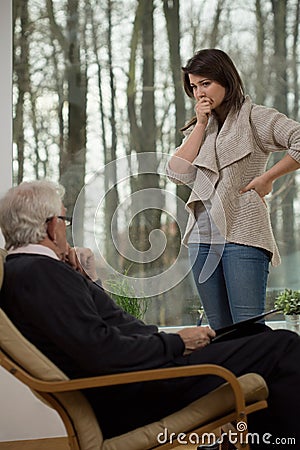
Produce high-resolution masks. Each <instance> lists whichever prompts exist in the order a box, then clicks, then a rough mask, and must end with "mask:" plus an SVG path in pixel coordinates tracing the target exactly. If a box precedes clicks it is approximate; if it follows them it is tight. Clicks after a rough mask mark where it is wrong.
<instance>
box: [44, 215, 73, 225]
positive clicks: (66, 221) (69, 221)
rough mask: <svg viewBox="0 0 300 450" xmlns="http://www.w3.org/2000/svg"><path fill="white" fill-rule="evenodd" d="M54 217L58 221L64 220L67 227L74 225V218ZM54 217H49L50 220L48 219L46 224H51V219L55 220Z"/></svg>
mask: <svg viewBox="0 0 300 450" xmlns="http://www.w3.org/2000/svg"><path fill="white" fill-rule="evenodd" d="M53 217H57V218H58V219H61V220H64V222H65V224H66V227H70V226H71V225H72V217H67V216H53ZM53 217H48V219H46V222H49V221H50V220H51V219H53Z"/></svg>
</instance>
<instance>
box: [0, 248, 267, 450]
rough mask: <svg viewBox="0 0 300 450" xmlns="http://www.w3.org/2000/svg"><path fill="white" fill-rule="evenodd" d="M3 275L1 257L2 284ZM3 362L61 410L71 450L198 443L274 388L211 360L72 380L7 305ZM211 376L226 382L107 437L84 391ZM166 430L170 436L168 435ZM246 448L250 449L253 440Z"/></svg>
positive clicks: (1, 336)
mask: <svg viewBox="0 0 300 450" xmlns="http://www.w3.org/2000/svg"><path fill="white" fill-rule="evenodd" d="M0 256H1V255H0ZM2 277H3V261H1V258H0V287H1V284H2ZM0 364H1V366H3V367H4V368H5V369H6V370H7V371H8V372H10V373H11V374H12V376H14V377H16V378H18V379H19V380H20V381H21V382H23V383H24V384H25V385H26V386H28V387H29V388H30V389H31V390H32V391H33V393H35V394H36V395H37V396H38V397H39V398H40V399H41V400H42V401H45V402H46V403H47V404H48V405H50V406H51V407H53V408H54V409H55V410H56V411H57V412H58V414H59V415H60V417H61V419H62V421H63V423H64V425H65V428H66V432H67V435H68V440H69V446H70V449H71V450H124V449H130V450H148V449H156V448H157V449H164V450H167V449H171V448H174V447H176V446H178V445H179V442H178V441H177V437H178V436H179V439H181V440H182V439H183V435H182V433H185V435H186V436H185V437H184V439H185V441H186V442H191V443H195V437H196V436H199V438H200V436H201V435H202V434H203V433H212V432H214V431H215V430H217V429H220V427H223V426H225V425H227V424H232V423H235V422H239V421H243V422H245V423H247V415H248V414H250V413H252V412H254V411H258V410H260V409H262V408H266V407H267V402H266V398H267V395H268V389H267V386H266V383H265V381H264V380H263V378H262V377H261V376H259V375H257V374H246V375H243V376H241V377H239V378H236V377H235V376H234V374H233V373H231V372H230V371H229V370H227V369H224V368H222V367H220V366H216V365H211V364H203V365H195V366H188V367H176V368H168V369H155V370H146V371H138V372H129V373H124V374H117V375H105V376H99V377H91V378H84V379H74V380H70V379H68V378H67V377H66V375H65V374H64V373H63V372H61V370H60V369H58V368H57V367H56V366H55V365H54V364H53V363H52V362H51V361H50V360H49V359H48V358H46V357H45V356H44V355H43V354H42V353H41V352H40V351H39V350H38V349H37V348H36V347H35V346H33V345H32V344H31V343H30V342H28V341H27V340H26V339H25V338H24V336H22V335H21V333H20V332H19V331H18V330H17V329H16V327H15V326H14V325H13V324H12V322H11V321H10V320H9V318H8V317H7V316H6V314H5V313H4V312H3V311H2V310H1V309H0ZM207 374H213V375H217V376H219V377H221V378H223V379H224V381H225V383H224V384H223V385H221V386H220V387H218V388H217V389H215V390H214V391H212V392H210V393H209V394H207V395H205V396H203V397H201V398H199V399H198V400H196V401H194V402H193V403H191V404H190V405H188V406H187V407H185V408H183V409H181V410H180V411H177V412H175V413H173V414H171V415H169V416H167V417H164V418H162V419H161V420H159V421H157V422H155V423H151V424H148V425H146V426H144V427H140V428H138V429H136V430H133V431H131V432H128V433H126V434H122V435H119V436H117V437H114V438H111V439H103V436H102V433H101V428H100V425H99V424H98V422H97V420H96V417H95V415H94V413H93V410H92V408H91V406H90V404H89V403H88V401H87V400H86V398H85V397H84V395H83V394H82V393H81V392H80V391H81V389H86V388H91V387H96V386H109V385H110V386H111V385H118V384H124V383H133V382H136V381H146V380H158V379H168V378H177V377H183V376H200V375H207ZM145 407H146V405H145ZM157 408H158V410H159V405H157ZM165 430H167V431H168V436H167V438H166V439H165V438H162V436H164V433H165ZM116 431H117V430H116ZM160 433H162V434H160ZM180 433H181V434H180ZM191 434H192V436H191V441H190V440H189V439H190V438H189V436H190V435H191ZM158 436H161V439H158ZM192 437H193V439H192ZM200 443H202V442H200ZM195 448H197V445H196V443H195ZM243 448H245V449H249V446H248V444H245V445H243Z"/></svg>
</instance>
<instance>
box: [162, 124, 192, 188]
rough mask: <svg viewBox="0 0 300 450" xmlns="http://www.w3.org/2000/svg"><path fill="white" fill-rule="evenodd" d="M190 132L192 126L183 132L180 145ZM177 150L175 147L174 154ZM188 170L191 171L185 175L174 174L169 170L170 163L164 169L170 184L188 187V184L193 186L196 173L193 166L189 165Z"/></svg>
mask: <svg viewBox="0 0 300 450" xmlns="http://www.w3.org/2000/svg"><path fill="white" fill-rule="evenodd" d="M192 130H193V126H192V127H190V128H188V129H187V130H185V131H184V132H183V134H184V138H183V140H182V144H184V142H185V141H186V140H187V138H188V137H189V135H190V134H191V132H192ZM182 144H181V145H182ZM178 148H179V147H177V148H176V149H175V152H176V150H177V149H178ZM173 157H174V156H173ZM190 169H191V170H190V171H189V172H187V173H178V172H174V170H172V169H171V168H170V162H168V163H167V167H166V174H167V176H168V178H169V180H170V181H172V182H173V183H175V184H186V185H189V184H193V183H194V181H195V178H196V173H197V169H196V167H195V166H193V165H192V164H191V166H190Z"/></svg>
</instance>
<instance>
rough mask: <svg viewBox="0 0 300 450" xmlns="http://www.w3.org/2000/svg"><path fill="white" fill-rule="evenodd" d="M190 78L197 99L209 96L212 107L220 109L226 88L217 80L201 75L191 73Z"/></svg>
mask: <svg viewBox="0 0 300 450" xmlns="http://www.w3.org/2000/svg"><path fill="white" fill-rule="evenodd" d="M189 80H190V85H191V87H192V89H193V94H194V97H195V99H196V101H199V100H200V98H202V97H207V98H208V100H209V101H210V104H211V109H212V110H213V109H215V110H216V111H218V108H219V107H220V106H221V104H222V102H223V100H224V97H225V94H226V90H225V88H224V87H223V86H221V85H220V84H219V83H217V82H216V81H213V80H211V79H209V78H207V77H202V76H200V75H193V74H191V73H190V74H189Z"/></svg>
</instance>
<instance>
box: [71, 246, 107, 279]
mask: <svg viewBox="0 0 300 450" xmlns="http://www.w3.org/2000/svg"><path fill="white" fill-rule="evenodd" d="M65 261H66V262H67V263H68V264H70V266H71V267H73V269H74V270H76V271H77V272H80V273H82V274H83V275H85V276H87V277H88V278H90V279H91V280H92V281H96V280H97V279H98V278H99V277H98V275H97V272H96V264H95V256H94V253H93V252H92V250H91V249H89V248H84V247H73V248H72V247H70V246H69V248H68V253H67V255H66V258H65Z"/></svg>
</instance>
